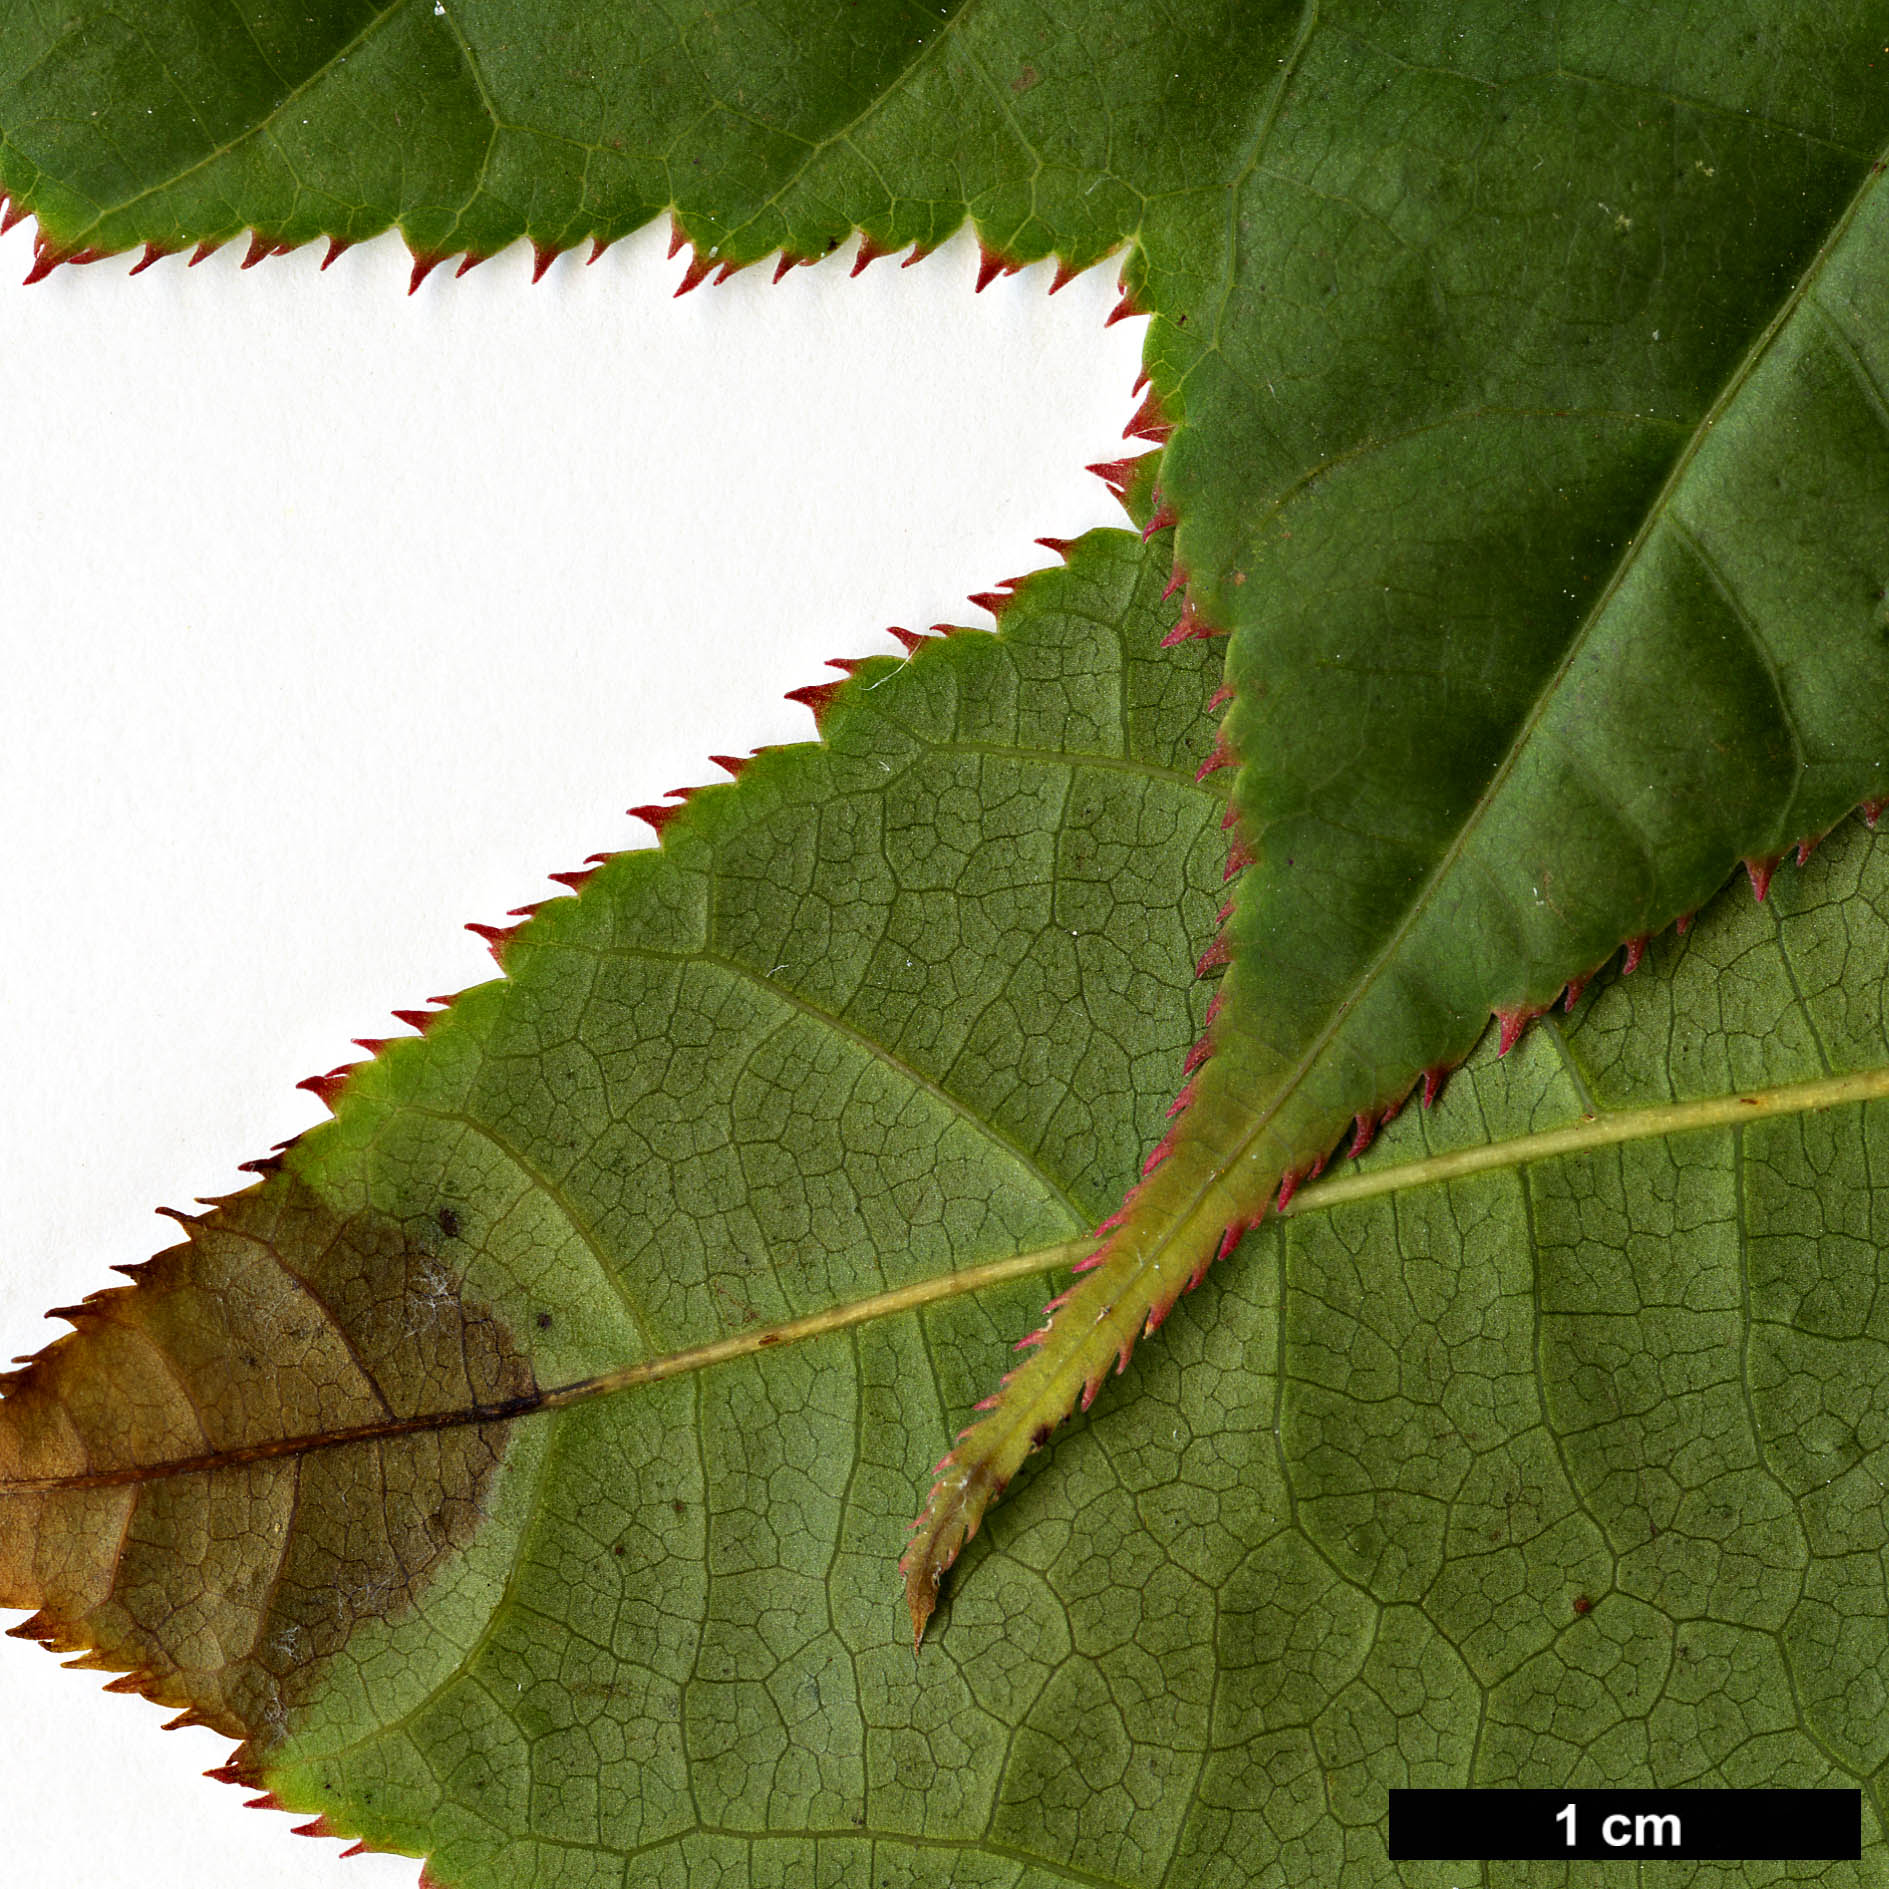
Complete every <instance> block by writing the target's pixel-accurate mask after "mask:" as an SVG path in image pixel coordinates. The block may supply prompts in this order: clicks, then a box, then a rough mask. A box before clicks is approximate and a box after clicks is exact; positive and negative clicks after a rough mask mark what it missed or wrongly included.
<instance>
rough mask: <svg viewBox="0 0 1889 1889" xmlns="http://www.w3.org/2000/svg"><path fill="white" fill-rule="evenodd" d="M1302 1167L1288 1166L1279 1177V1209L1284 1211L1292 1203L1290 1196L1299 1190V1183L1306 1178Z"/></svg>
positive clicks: (1305, 1171)
mask: <svg viewBox="0 0 1889 1889" xmlns="http://www.w3.org/2000/svg"><path fill="white" fill-rule="evenodd" d="M1306 1173H1307V1170H1306V1169H1304V1168H1288V1169H1287V1170H1286V1171H1285V1173H1284V1174H1282V1175H1281V1176H1280V1177H1279V1211H1280V1212H1281V1213H1284V1212H1285V1210H1286V1209H1287V1208H1288V1207H1289V1206H1291V1205H1292V1196H1293V1195H1294V1194H1296V1193H1297V1192H1298V1191H1299V1185H1300V1183H1301V1182H1302V1181H1304V1179H1305V1178H1306Z"/></svg>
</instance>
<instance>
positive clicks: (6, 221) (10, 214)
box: [0, 197, 26, 236]
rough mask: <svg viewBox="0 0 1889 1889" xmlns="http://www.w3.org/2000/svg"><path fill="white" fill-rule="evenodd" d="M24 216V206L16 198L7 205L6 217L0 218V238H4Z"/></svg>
mask: <svg viewBox="0 0 1889 1889" xmlns="http://www.w3.org/2000/svg"><path fill="white" fill-rule="evenodd" d="M25 214H26V205H25V204H23V203H22V202H21V201H20V200H19V198H18V197H15V198H14V199H13V200H12V202H10V203H9V204H8V205H7V213H6V215H5V216H0V236H4V235H5V234H6V233H7V231H8V230H10V229H11V228H12V227H13V226H14V224H16V223H17V222H19V220H20V219H21V218H22V217H23V216H25Z"/></svg>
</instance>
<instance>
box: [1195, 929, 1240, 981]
mask: <svg viewBox="0 0 1889 1889" xmlns="http://www.w3.org/2000/svg"><path fill="white" fill-rule="evenodd" d="M1231 955H1232V953H1231V951H1230V949H1229V947H1228V945H1227V941H1226V935H1225V933H1222V934H1221V935H1220V936H1219V937H1218V938H1216V939H1215V940H1214V941H1213V943H1212V944H1210V945H1209V946H1208V947H1207V949H1206V952H1205V954H1204V955H1203V956H1202V958H1201V960H1200V962H1199V963H1198V964H1196V965H1195V966H1194V975H1195V976H1196V977H1205V976H1206V975H1207V973H1208V972H1209V971H1217V970H1219V969H1221V968H1222V967H1223V966H1224V965H1225V964H1226V963H1227V961H1228V960H1229V958H1230V957H1231Z"/></svg>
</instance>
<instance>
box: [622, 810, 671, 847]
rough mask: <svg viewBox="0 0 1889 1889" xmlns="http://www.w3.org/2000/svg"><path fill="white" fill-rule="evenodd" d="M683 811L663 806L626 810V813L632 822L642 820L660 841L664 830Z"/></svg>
mask: <svg viewBox="0 0 1889 1889" xmlns="http://www.w3.org/2000/svg"><path fill="white" fill-rule="evenodd" d="M681 811H682V809H681V808H680V807H662V806H650V807H625V808H624V812H625V813H627V814H628V815H629V816H630V818H631V819H632V820H641V821H642V822H643V824H644V825H645V826H647V827H649V828H650V829H652V831H654V833H655V835H656V837H657V838H658V839H661V838H662V830H663V828H664V827H666V826H667V825H668V824H669V822H670V821H671V820H673V819H674V818H675V817H676V815H677V814H679V813H680V812H681Z"/></svg>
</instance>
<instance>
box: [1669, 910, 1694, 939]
mask: <svg viewBox="0 0 1889 1889" xmlns="http://www.w3.org/2000/svg"><path fill="white" fill-rule="evenodd" d="M1692 916H1693V915H1692V914H1691V913H1690V912H1681V913H1680V914H1679V916H1678V917H1677V918H1675V919H1674V920H1673V930H1674V931H1676V932H1677V933H1678V934H1679V935H1680V937H1682V938H1683V937H1684V936H1685V935H1686V933H1687V932H1689V931H1690V930H1691V929H1692Z"/></svg>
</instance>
